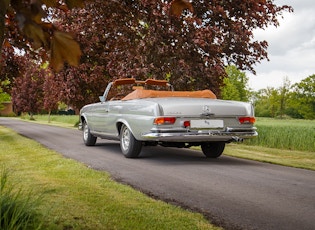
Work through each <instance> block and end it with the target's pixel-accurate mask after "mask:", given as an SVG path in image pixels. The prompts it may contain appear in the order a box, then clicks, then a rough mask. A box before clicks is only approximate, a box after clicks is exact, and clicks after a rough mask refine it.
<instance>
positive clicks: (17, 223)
mask: <svg viewBox="0 0 315 230" xmlns="http://www.w3.org/2000/svg"><path fill="white" fill-rule="evenodd" d="M8 176H9V174H8V170H7V169H6V168H5V167H2V169H1V171H0V229H5V230H11V229H12V230H17V229H21V230H24V229H25V230H26V229H40V227H41V221H40V215H39V214H38V213H37V212H36V208H37V206H38V205H39V200H40V199H39V197H38V196H36V197H34V195H33V194H32V193H30V192H23V190H22V189H18V188H16V187H15V186H13V185H10V184H9V183H8V182H9V181H8V178H9V177H8Z"/></svg>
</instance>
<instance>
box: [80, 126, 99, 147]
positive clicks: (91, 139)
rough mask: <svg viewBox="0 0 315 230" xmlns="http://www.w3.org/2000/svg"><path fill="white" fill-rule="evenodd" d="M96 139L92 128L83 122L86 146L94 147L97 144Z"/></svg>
mask: <svg viewBox="0 0 315 230" xmlns="http://www.w3.org/2000/svg"><path fill="white" fill-rule="evenodd" d="M96 139H97V138H96V137H95V136H93V135H92V134H91V132H90V128H89V126H88V124H87V123H86V121H83V142H84V144H85V145H86V146H93V145H95V143H96Z"/></svg>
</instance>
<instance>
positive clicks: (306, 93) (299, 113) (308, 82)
mask: <svg viewBox="0 0 315 230" xmlns="http://www.w3.org/2000/svg"><path fill="white" fill-rule="evenodd" d="M288 104H289V105H288V106H289V110H288V114H289V115H291V116H293V117H296V118H304V119H315V74H314V75H311V76H309V77H307V78H305V79H304V80H302V81H301V82H300V83H296V84H294V85H293V86H292V93H291V95H290V99H289V102H288Z"/></svg>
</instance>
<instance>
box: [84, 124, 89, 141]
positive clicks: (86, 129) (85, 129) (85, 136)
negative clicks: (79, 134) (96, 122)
mask: <svg viewBox="0 0 315 230" xmlns="http://www.w3.org/2000/svg"><path fill="white" fill-rule="evenodd" d="M88 135H89V129H88V127H87V125H86V124H85V125H84V128H83V138H84V140H87V139H88Z"/></svg>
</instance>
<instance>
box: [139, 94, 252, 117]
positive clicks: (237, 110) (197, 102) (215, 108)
mask: <svg viewBox="0 0 315 230" xmlns="http://www.w3.org/2000/svg"><path fill="white" fill-rule="evenodd" d="M145 100H148V101H153V102H156V103H158V104H159V105H160V107H161V112H162V114H161V115H162V116H179V117H180V116H185V117H196V116H197V117H199V116H203V115H205V116H214V117H220V116H223V117H229V116H253V111H252V106H251V104H249V103H245V102H237V101H227V100H218V99H207V98H179V97H174V98H147V99H145Z"/></svg>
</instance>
